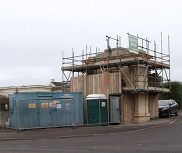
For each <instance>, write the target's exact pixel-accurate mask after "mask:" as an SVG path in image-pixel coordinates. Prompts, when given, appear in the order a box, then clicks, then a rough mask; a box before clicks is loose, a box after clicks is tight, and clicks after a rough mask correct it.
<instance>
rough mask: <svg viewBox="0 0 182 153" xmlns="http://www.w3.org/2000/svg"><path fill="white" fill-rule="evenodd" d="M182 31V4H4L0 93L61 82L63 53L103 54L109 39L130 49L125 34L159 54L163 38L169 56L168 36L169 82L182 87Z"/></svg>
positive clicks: (90, 0) (126, 0)
mask: <svg viewBox="0 0 182 153" xmlns="http://www.w3.org/2000/svg"><path fill="white" fill-rule="evenodd" d="M181 29H182V1H181V0H173V1H171V0H137V1H136V0H112V1H111V0H0V87H7V86H22V85H49V83H50V81H51V79H54V80H55V81H62V71H61V66H62V51H63V52H64V57H69V56H71V55H72V48H73V50H74V54H75V55H81V54H82V52H83V49H85V46H86V45H88V46H91V47H92V49H93V50H94V49H95V48H96V47H98V48H99V49H100V50H101V51H103V50H104V49H106V47H107V43H106V35H108V36H111V37H114V38H115V37H116V36H117V35H119V36H121V46H122V47H128V35H127V33H131V34H133V35H138V36H139V37H142V38H147V39H149V40H150V41H151V42H153V41H155V42H156V44H157V49H158V50H159V51H160V48H161V47H160V44H161V33H162V42H163V46H162V49H163V52H167V53H168V47H167V46H168V43H167V37H168V35H169V38H170V58H171V68H170V70H171V80H172V81H182V69H181V59H182V52H181V45H182V43H181V42H182V40H181V35H182V30H181ZM151 48H152V49H153V47H152V44H151ZM93 52H94V51H93Z"/></svg>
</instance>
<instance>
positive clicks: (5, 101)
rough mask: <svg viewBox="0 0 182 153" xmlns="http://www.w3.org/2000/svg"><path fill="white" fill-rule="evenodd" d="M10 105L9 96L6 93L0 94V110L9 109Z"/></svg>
mask: <svg viewBox="0 0 182 153" xmlns="http://www.w3.org/2000/svg"><path fill="white" fill-rule="evenodd" d="M8 105H9V98H8V97H6V96H4V95H0V111H1V110H7V109H8V107H6V106H8Z"/></svg>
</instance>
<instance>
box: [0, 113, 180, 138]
mask: <svg viewBox="0 0 182 153" xmlns="http://www.w3.org/2000/svg"><path fill="white" fill-rule="evenodd" d="M181 117H182V113H180V115H179V116H171V117H170V118H159V119H158V118H157V119H152V120H151V121H150V122H145V123H141V124H131V125H124V124H121V125H108V126H82V127H76V128H72V127H61V128H47V129H29V130H22V131H20V132H17V131H16V130H12V129H0V141H13V140H42V139H61V138H76V137H91V136H101V135H108V134H118V133H127V132H137V131H141V130H148V129H151V128H158V127H161V126H168V125H171V124H173V123H174V122H175V121H177V120H178V119H179V118H181Z"/></svg>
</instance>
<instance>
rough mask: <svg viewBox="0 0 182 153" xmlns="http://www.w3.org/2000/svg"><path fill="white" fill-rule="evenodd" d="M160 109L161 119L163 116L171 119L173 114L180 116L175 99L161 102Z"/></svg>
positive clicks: (159, 102) (159, 103)
mask: <svg viewBox="0 0 182 153" xmlns="http://www.w3.org/2000/svg"><path fill="white" fill-rule="evenodd" d="M158 108H159V117H161V116H167V117H170V116H171V114H175V115H176V116H178V115H179V106H178V103H177V102H176V101H175V100H173V99H169V100H159V101H158Z"/></svg>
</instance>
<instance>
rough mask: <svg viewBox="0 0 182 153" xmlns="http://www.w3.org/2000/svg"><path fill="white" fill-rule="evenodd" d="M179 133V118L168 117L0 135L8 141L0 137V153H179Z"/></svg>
mask: <svg viewBox="0 0 182 153" xmlns="http://www.w3.org/2000/svg"><path fill="white" fill-rule="evenodd" d="M102 129H103V131H101V130H102ZM181 129H182V117H181V116H179V117H176V116H172V117H171V118H170V119H166V118H162V119H159V120H154V121H151V122H148V123H144V124H141V125H130V126H124V125H121V126H120V125H114V126H104V127H80V128H76V129H71V128H55V129H44V130H40V129H39V130H27V131H23V132H15V131H11V132H12V133H8V132H5V131H4V132H2V131H1V132H0V136H2V135H4V136H5V135H6V136H7V135H8V134H9V135H8V136H12V137H9V138H7V139H2V137H1V141H0V152H6V153H12V152H13V153H16V152H17V153H21V152H22V153H24V152H27V153H32V152H45V153H48V152H49V153H52V152H59V153H60V152H61V153H62V152H63V153H65V152H71V153H72V152H73V153H75V152H76V153H77V152H78V153H82V152H86V153H89V152H92V153H96V152H98V153H119V152H126V153H134V152H135V153H137V152H138V153H146V152H147V153H154V152H155V153H171V152H172V153H178V152H182V145H181V143H182V132H181ZM63 132H65V135H61V134H63ZM73 132H74V133H73ZM94 132H95V133H94ZM15 135H16V137H15ZM28 136H29V137H28ZM15 140H16V141H15Z"/></svg>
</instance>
